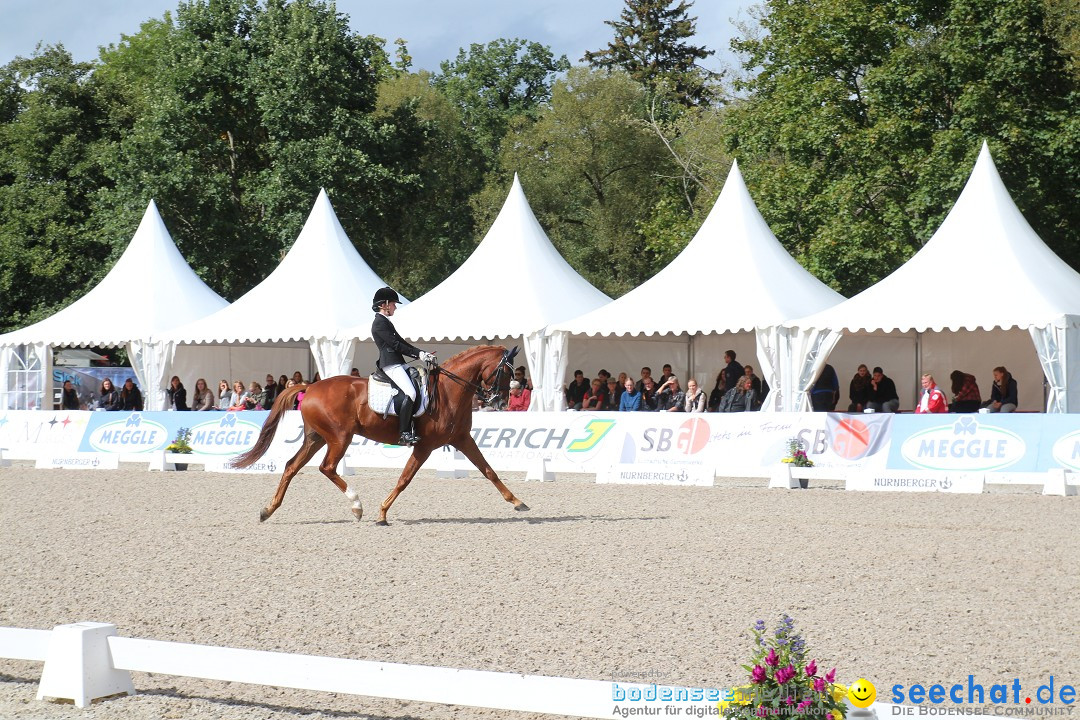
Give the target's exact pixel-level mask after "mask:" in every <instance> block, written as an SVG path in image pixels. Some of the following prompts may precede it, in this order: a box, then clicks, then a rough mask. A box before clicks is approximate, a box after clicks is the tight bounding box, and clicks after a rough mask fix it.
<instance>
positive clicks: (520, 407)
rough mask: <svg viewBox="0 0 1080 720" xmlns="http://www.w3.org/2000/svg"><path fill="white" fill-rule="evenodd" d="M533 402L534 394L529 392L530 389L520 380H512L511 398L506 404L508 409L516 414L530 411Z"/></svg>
mask: <svg viewBox="0 0 1080 720" xmlns="http://www.w3.org/2000/svg"><path fill="white" fill-rule="evenodd" d="M531 401H532V393H531V392H529V389H528V388H526V387H523V386H522V384H521V382H520V381H519V380H516V379H515V380H511V381H510V398H509V399H508V400H507V402H506V409H507V410H513V411H515V412H524V411H525V410H528V409H529V403H530V402H531Z"/></svg>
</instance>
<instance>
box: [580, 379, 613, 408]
mask: <svg viewBox="0 0 1080 720" xmlns="http://www.w3.org/2000/svg"><path fill="white" fill-rule="evenodd" d="M605 405H607V385H606V384H605V383H603V382H602V381H601V380H600V378H593V381H592V386H591V387H590V388H589V389H588V390H586V391H585V398H584V399H583V400H582V402H581V409H582V410H603V409H604V406H605Z"/></svg>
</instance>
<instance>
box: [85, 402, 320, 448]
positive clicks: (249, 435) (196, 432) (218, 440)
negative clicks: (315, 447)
mask: <svg viewBox="0 0 1080 720" xmlns="http://www.w3.org/2000/svg"><path fill="white" fill-rule="evenodd" d="M87 414H88V415H89V416H90V418H89V422H88V424H87V426H86V432H85V433H84V434H83V437H82V442H81V443H80V444H79V448H78V449H79V450H80V451H82V452H100V453H119V454H125V455H131V454H137V453H151V452H156V451H161V450H164V449H165V448H166V446H168V445H169V444H170V443H171V442H172V441H173V440H174V439H175V438H176V434H177V432H179V430H180V429H181V428H187V429H190V430H191V439H190V440H189V442H190V444H191V448H192V450H193V451H194V452H196V453H199V454H201V455H217V456H228V457H232V456H234V455H238V454H240V453H242V452H243V451H244V450H247V449H248V448H250V447H251V446H252V445H254V444H255V440H256V439H258V437H259V431H260V430H262V424H263V421H265V420H266V416H267V415H269V413H268V412H264V411H260V410H252V411H245V412H94V413H87ZM297 415H299V413H297ZM279 434H280V433H279Z"/></svg>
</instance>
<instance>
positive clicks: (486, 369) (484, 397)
mask: <svg viewBox="0 0 1080 720" xmlns="http://www.w3.org/2000/svg"><path fill="white" fill-rule="evenodd" d="M490 349H491V351H494V352H491V353H490V357H485V359H484V362H483V364H482V365H481V368H480V375H479V380H480V383H479V384H480V389H479V390H478V391H477V393H476V395H477V397H479V398H480V402H481V403H482V404H484V405H490V404H491V403H493V402H495V400H497V399H498V398H499V396H500V394H501V393H502V392H503V390H505V389H507V388H509V386H510V380H511V379H512V378H513V377H514V358H515V357H517V353H518V349H517V346H515V347H512V348H510V349H509V350H507V349H506V348H504V347H492V348H490Z"/></svg>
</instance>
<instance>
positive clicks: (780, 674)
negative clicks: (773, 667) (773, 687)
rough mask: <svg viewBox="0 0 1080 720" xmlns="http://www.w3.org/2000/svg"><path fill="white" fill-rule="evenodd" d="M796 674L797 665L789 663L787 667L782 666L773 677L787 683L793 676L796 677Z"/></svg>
mask: <svg viewBox="0 0 1080 720" xmlns="http://www.w3.org/2000/svg"><path fill="white" fill-rule="evenodd" d="M795 675H796V672H795V667H794V666H793V665H788V666H787V667H784V668H780V669H779V670H777V671H776V674H775V675H774V676H773V679H775V680H776V682H778V683H780V684H781V685H783V684H784V683H786V682H788V681H789V680H791V679H792V678H794V677H795Z"/></svg>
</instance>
